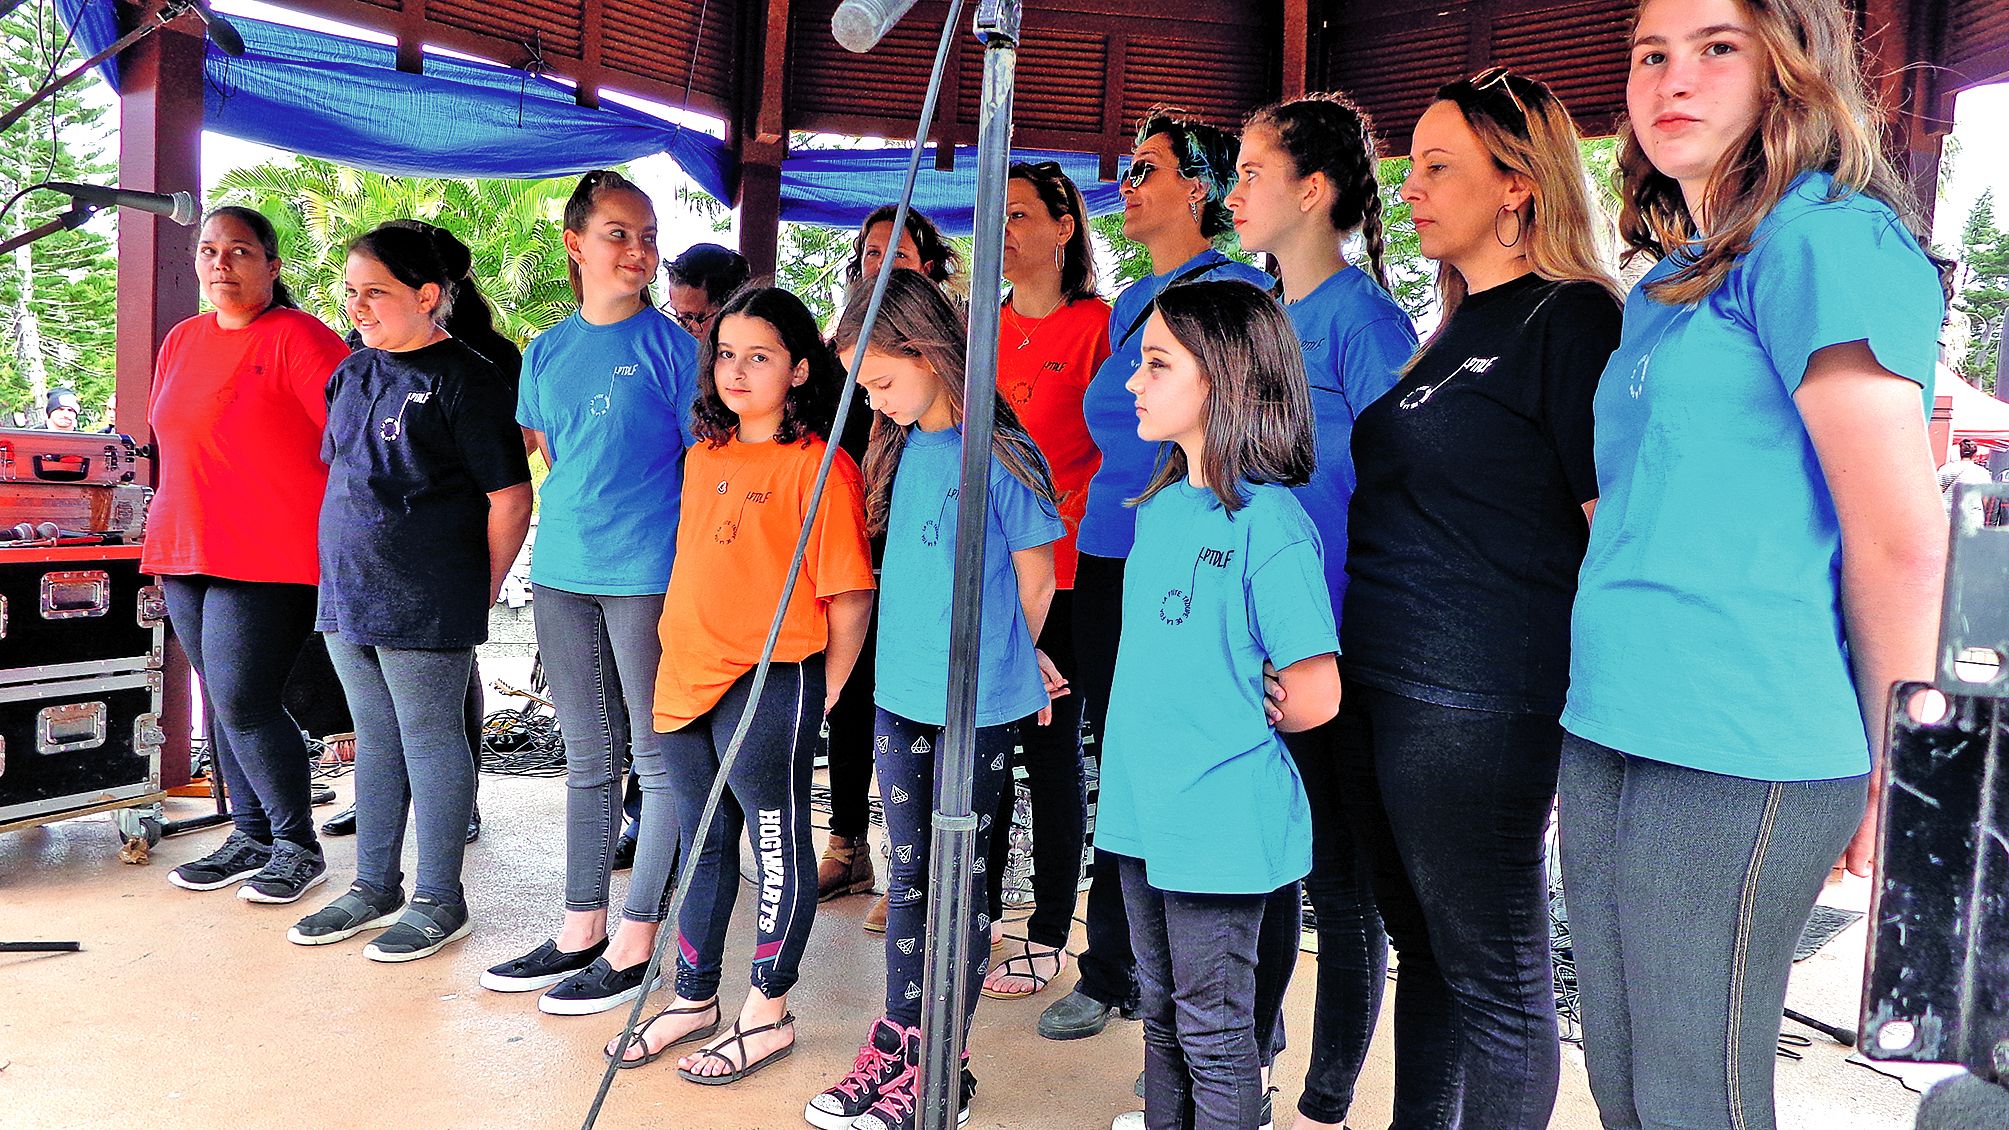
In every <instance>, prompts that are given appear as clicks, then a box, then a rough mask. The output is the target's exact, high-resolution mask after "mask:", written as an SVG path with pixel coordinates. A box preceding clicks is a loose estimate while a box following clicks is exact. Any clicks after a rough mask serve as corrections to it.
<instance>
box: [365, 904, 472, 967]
mask: <svg viewBox="0 0 2009 1130" xmlns="http://www.w3.org/2000/svg"><path fill="white" fill-rule="evenodd" d="M472 929H474V923H473V922H470V921H469V920H468V917H467V904H466V903H464V902H460V903H454V904H452V905H448V904H446V903H443V902H441V901H439V900H438V899H436V898H434V897H432V896H431V895H413V896H412V901H411V904H410V905H409V906H406V907H405V912H404V914H403V915H401V916H399V918H398V920H397V921H396V922H393V923H391V928H390V929H388V930H385V931H384V932H383V933H381V934H378V935H377V936H376V939H375V940H374V941H372V942H370V944H369V945H366V946H364V947H363V956H364V957H367V958H369V959H370V960H371V961H394V962H395V961H417V960H418V959H420V958H422V957H431V956H432V955H434V954H436V953H438V952H439V951H440V950H441V948H443V947H444V946H445V945H446V944H447V943H448V942H456V941H459V940H460V939H462V938H465V937H467V935H468V931H470V930H472Z"/></svg>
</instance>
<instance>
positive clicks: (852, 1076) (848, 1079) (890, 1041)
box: [802, 1016, 907, 1130]
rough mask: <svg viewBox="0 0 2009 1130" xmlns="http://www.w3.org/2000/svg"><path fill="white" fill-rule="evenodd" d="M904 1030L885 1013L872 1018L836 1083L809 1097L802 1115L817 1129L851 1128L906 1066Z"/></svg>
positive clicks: (845, 1129)
mask: <svg viewBox="0 0 2009 1130" xmlns="http://www.w3.org/2000/svg"><path fill="white" fill-rule="evenodd" d="M904 1037H905V1030H904V1029H902V1028H901V1027H900V1026H899V1025H898V1024H895V1023H893V1022H892V1021H891V1020H888V1019H886V1018H885V1017H883V1016H882V1017H880V1018H879V1019H877V1020H875V1021H873V1022H872V1031H871V1032H870V1033H869V1034H868V1035H867V1036H866V1038H865V1046H864V1047H862V1048H859V1049H858V1058H857V1059H855V1060H853V1061H852V1063H851V1070H850V1072H849V1073H848V1074H846V1075H845V1076H844V1078H842V1079H839V1080H838V1081H837V1085H836V1086H834V1087H831V1088H830V1089H829V1090H827V1091H825V1092H823V1093H822V1094H820V1095H818V1096H816V1097H815V1098H813V1099H810V1100H809V1105H808V1106H806V1107H804V1108H803V1109H802V1117H803V1118H804V1119H805V1120H806V1121H807V1122H808V1123H809V1124H810V1125H811V1126H814V1127H816V1128H817V1130H851V1124H852V1123H853V1122H855V1121H857V1120H858V1117H859V1116H860V1115H862V1114H864V1113H865V1112H866V1111H868V1110H870V1109H872V1104H873V1103H876V1102H878V1101H879V1095H880V1094H881V1093H882V1092H883V1091H884V1090H885V1089H886V1085H887V1084H889V1083H891V1082H893V1080H895V1079H898V1078H899V1077H900V1076H901V1075H902V1074H904V1073H905V1072H906V1070H907V1061H906V1058H905V1053H906V1043H905V1039H904Z"/></svg>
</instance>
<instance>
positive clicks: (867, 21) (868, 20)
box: [830, 0, 914, 55]
mask: <svg viewBox="0 0 2009 1130" xmlns="http://www.w3.org/2000/svg"><path fill="white" fill-rule="evenodd" d="M913 6H914V0H844V2H843V3H841V4H839V5H837V11H836V13H835V14H833V15H832V16H831V17H830V34H831V35H834V36H836V37H837V42H838V43H839V44H841V45H842V46H843V48H844V49H845V50H846V51H855V52H857V53H858V54H860V55H862V54H864V53H865V52H867V51H870V50H872V48H874V47H876V46H878V44H879V40H880V39H882V38H884V37H885V35H886V33H887V32H889V31H891V30H893V25H894V24H896V23H899V22H900V17H901V16H904V15H906V14H907V9H909V8H912V7H913Z"/></svg>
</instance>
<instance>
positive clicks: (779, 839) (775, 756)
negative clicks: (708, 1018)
mask: <svg viewBox="0 0 2009 1130" xmlns="http://www.w3.org/2000/svg"><path fill="white" fill-rule="evenodd" d="M752 691H753V672H751V671H748V672H747V673H746V674H744V675H741V676H740V677H739V679H738V680H737V681H735V682H734V683H733V685H732V686H731V687H730V688H728V689H727V691H726V692H725V694H724V696H723V697H721V698H720V699H719V701H718V703H717V705H715V706H713V707H712V708H711V709H710V710H708V711H706V712H705V713H704V714H703V715H701V716H699V717H698V718H695V719H693V720H692V721H691V722H690V723H688V724H687V725H685V726H684V727H683V728H682V729H680V730H672V731H670V732H669V733H667V734H665V735H663V736H664V738H666V739H667V742H666V745H667V750H666V756H663V757H660V758H659V757H657V756H656V755H654V754H653V753H651V752H649V751H648V750H643V751H640V752H639V753H638V754H637V758H638V760H637V762H636V765H635V768H636V770H637V771H638V772H639V773H640V774H641V775H642V780H643V788H645V789H646V788H648V787H649V785H650V783H651V782H650V780H649V779H650V778H651V777H652V776H655V775H658V774H662V775H667V776H668V778H669V780H670V785H671V787H672V788H673V789H674V790H675V792H676V797H677V808H678V809H679V810H680V811H682V812H686V813H688V814H689V815H690V818H689V819H688V820H685V821H684V824H683V827H682V828H681V829H680V830H679V831H680V833H681V835H682V846H683V851H684V852H685V853H687V854H688V853H689V852H692V851H695V852H697V853H698V855H697V866H696V868H695V869H694V870H693V872H692V874H691V881H690V886H689V887H688V888H687V889H686V890H685V892H684V907H683V914H682V915H681V916H680V917H679V918H678V920H677V946H678V950H677V993H678V995H679V996H682V997H683V998H685V999H686V1000H694V1001H702V1000H709V999H711V998H712V997H713V996H715V995H717V993H718V986H719V976H720V970H721V967H722V966H723V964H724V958H725V939H726V929H727V928H728V927H729V926H731V925H732V906H733V903H734V901H735V900H736V896H737V895H738V894H739V837H740V831H741V830H742V829H745V828H747V826H748V821H749V819H750V820H751V822H752V827H751V829H750V830H751V834H752V838H753V846H754V853H753V854H754V859H755V860H756V861H757V865H758V868H759V880H758V882H757V883H756V885H755V895H754V903H755V913H754V945H753V986H754V988H757V989H759V990H760V991H761V993H762V995H764V996H766V997H767V998H768V999H769V1000H772V999H774V998H776V997H779V996H781V995H782V994H784V993H786V992H788V990H790V989H792V988H794V987H795V982H796V978H797V975H798V971H799V968H800V965H801V962H802V951H803V948H804V947H805V946H807V945H808V944H809V928H810V926H811V925H812V924H813V923H814V922H815V921H816V849H815V848H814V847H813V846H812V845H811V843H810V840H811V837H812V835H813V833H812V831H811V829H810V826H809V785H810V778H811V776H812V775H813V773H814V766H815V760H816V747H817V735H818V731H820V730H821V729H822V727H823V657H822V656H821V655H813V656H810V657H809V658H808V659H807V660H805V661H803V662H801V663H776V664H774V665H773V666H772V667H771V668H769V670H768V675H767V685H766V686H765V687H764V688H762V690H761V697H760V705H759V707H758V708H757V709H756V710H755V711H754V715H753V724H752V725H751V726H750V727H749V728H748V730H747V732H746V739H745V741H743V742H742V743H741V744H740V749H739V756H738V757H737V758H735V759H734V761H733V766H732V772H731V774H730V775H729V776H728V777H727V780H726V785H727V787H726V790H725V792H724V793H723V794H721V795H720V796H719V807H718V814H717V815H716V816H714V817H713V819H712V823H711V828H710V830H709V832H708V833H707V834H706V836H705V839H704V842H703V843H701V844H700V843H695V842H693V835H694V833H695V832H696V831H697V827H696V825H697V819H698V814H699V813H701V812H703V811H704V806H705V801H706V800H707V799H709V797H710V794H711V789H712V782H713V781H715V780H716V779H717V778H718V772H719V767H720V760H721V759H722V758H723V757H724V756H725V751H726V746H727V745H728V744H729V743H730V742H731V741H732V735H733V731H734V730H735V729H737V728H738V726H739V719H740V715H741V714H742V713H744V712H745V710H746V704H747V699H748V698H749V697H750V696H751V694H752ZM675 854H676V853H675V852H674V851H672V850H671V849H670V848H669V846H668V845H664V844H661V843H659V842H658V841H657V840H656V838H655V837H654V836H651V837H649V838H648V839H646V840H644V841H642V842H641V843H639V844H637V845H636V849H635V871H634V874H633V875H632V876H630V878H629V885H628V889H629V895H628V905H627V906H626V907H625V908H624V909H623V910H622V912H621V916H622V917H623V918H626V919H628V920H629V921H634V922H660V921H662V919H663V914H664V912H665V911H666V910H667V909H668V908H669V901H670V900H669V896H668V893H667V889H668V885H669V884H668V880H669V876H668V874H667V873H666V872H667V868H668V866H669V864H670V862H671V859H672V858H673V857H674V856H675Z"/></svg>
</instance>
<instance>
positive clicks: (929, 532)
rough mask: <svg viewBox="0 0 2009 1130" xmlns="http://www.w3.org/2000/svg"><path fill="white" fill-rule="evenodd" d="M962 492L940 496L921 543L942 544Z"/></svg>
mask: <svg viewBox="0 0 2009 1130" xmlns="http://www.w3.org/2000/svg"><path fill="white" fill-rule="evenodd" d="M962 492H963V488H961V487H950V488H949V493H947V494H945V495H943V496H942V504H941V505H940V506H938V507H936V508H935V516H934V517H933V518H930V519H929V520H927V521H925V522H923V523H921V544H922V545H940V544H942V519H943V518H944V517H946V516H947V515H948V513H949V502H950V501H951V500H952V499H954V498H955V497H956V496H957V495H959V494H961V493H962ZM914 752H915V753H925V752H926V751H925V750H919V749H917V750H915V751H914Z"/></svg>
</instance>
